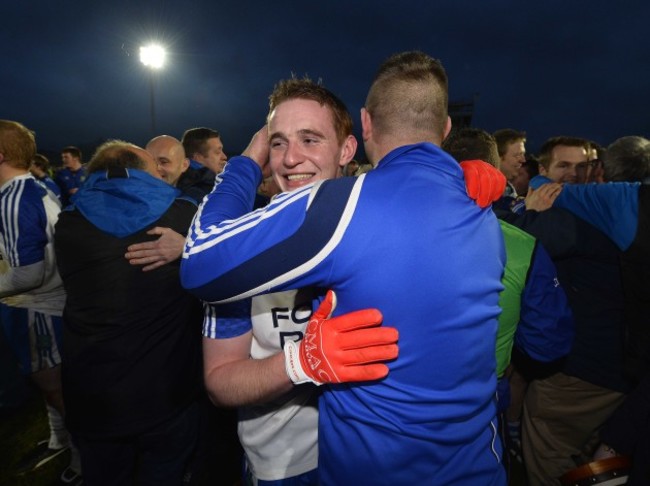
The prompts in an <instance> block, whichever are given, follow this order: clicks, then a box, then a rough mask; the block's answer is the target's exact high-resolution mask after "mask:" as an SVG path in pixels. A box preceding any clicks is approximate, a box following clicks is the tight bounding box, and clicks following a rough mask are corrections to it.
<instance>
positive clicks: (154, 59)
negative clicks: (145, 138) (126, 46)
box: [140, 44, 165, 135]
mask: <svg viewBox="0 0 650 486" xmlns="http://www.w3.org/2000/svg"><path fill="white" fill-rule="evenodd" d="M140 61H141V62H142V64H144V65H145V66H146V67H147V68H148V69H149V100H150V112H151V113H150V114H151V133H152V135H155V134H156V100H155V89H154V87H155V86H154V85H155V75H156V74H155V72H154V71H156V70H157V69H160V68H161V67H162V66H163V64H164V62H165V50H164V49H163V48H162V47H161V46H158V45H155V44H154V45H149V46H143V47H140Z"/></svg>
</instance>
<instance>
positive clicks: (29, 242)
mask: <svg viewBox="0 0 650 486" xmlns="http://www.w3.org/2000/svg"><path fill="white" fill-rule="evenodd" d="M31 182H32V181H30V180H29V179H18V180H16V181H14V182H13V183H12V184H10V185H9V186H8V188H7V189H6V190H5V191H3V192H2V195H1V198H0V200H1V202H0V218H1V224H0V238H1V240H0V244H1V246H2V258H3V259H5V260H6V261H7V263H8V264H9V266H10V267H14V268H15V267H21V266H26V265H32V264H34V263H38V262H41V261H43V260H44V259H45V247H46V246H47V243H48V238H47V217H46V214H45V207H44V206H43V200H42V196H43V195H42V192H44V191H40V190H37V189H38V188H37V187H36V186H35V185H33V184H30V183H31Z"/></svg>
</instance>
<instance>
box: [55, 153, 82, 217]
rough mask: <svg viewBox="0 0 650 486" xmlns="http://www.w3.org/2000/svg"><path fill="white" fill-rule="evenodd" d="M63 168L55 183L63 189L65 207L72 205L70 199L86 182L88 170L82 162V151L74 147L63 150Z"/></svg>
mask: <svg viewBox="0 0 650 486" xmlns="http://www.w3.org/2000/svg"><path fill="white" fill-rule="evenodd" d="M61 160H62V161H63V168H62V169H60V170H59V171H58V172H57V174H56V175H55V176H54V182H56V183H57V185H58V186H59V188H60V189H61V201H62V203H63V206H67V205H68V204H70V198H71V197H72V195H73V194H75V193H76V192H77V191H78V190H79V187H81V185H82V184H83V182H84V180H86V169H85V167H84V165H83V162H82V161H81V150H79V149H78V148H77V147H74V146H72V145H70V146H68V147H64V148H63V149H62V150H61Z"/></svg>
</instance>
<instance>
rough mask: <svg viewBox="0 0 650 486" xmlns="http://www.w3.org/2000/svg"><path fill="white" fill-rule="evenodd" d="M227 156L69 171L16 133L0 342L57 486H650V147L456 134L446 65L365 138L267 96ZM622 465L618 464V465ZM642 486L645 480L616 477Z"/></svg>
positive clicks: (106, 157)
mask: <svg viewBox="0 0 650 486" xmlns="http://www.w3.org/2000/svg"><path fill="white" fill-rule="evenodd" d="M269 100H270V103H269V112H268V116H267V119H266V123H265V124H264V126H263V127H262V128H261V129H260V130H259V131H258V132H257V133H255V134H254V135H253V136H252V139H251V142H250V144H249V145H248V147H247V148H246V149H245V150H244V152H243V153H242V154H241V155H238V156H235V157H231V158H230V159H228V158H227V156H226V154H225V153H224V145H223V142H222V140H221V136H220V134H219V132H218V131H216V130H213V129H210V128H205V127H199V128H190V129H188V130H186V131H185V132H184V133H183V134H182V136H181V137H180V139H178V138H175V137H173V136H170V135H166V134H161V135H158V136H155V137H154V138H152V139H151V140H150V141H149V142H148V143H147V144H146V145H145V147H144V148H142V147H138V146H136V145H134V144H132V143H129V142H126V141H120V140H111V141H109V142H106V143H104V144H103V145H101V146H100V147H99V148H98V149H97V151H96V152H95V154H94V155H93V156H92V158H91V160H90V161H89V162H88V163H83V160H82V154H81V152H80V150H79V149H78V148H76V147H74V146H68V147H65V148H64V149H62V151H61V159H62V163H63V167H62V168H60V169H58V170H56V171H52V168H51V167H48V161H47V159H46V158H44V157H43V156H42V155H39V154H38V153H37V150H36V140H35V138H34V135H33V133H32V132H30V130H29V129H28V127H25V126H23V125H22V124H21V123H19V122H16V121H9V120H0V217H1V219H0V257H1V259H0V266H1V268H0V284H1V285H0V322H1V323H2V327H3V330H4V332H5V336H6V338H7V340H8V342H9V344H10V345H11V347H12V350H13V351H14V354H15V356H16V360H17V361H18V363H19V365H20V368H21V370H22V371H23V373H24V374H25V375H27V376H29V377H30V378H31V379H32V380H33V381H34V383H35V384H36V386H37V387H38V389H39V390H40V391H41V392H42V393H43V396H44V399H45V402H46V405H47V410H48V418H49V422H50V430H51V433H50V438H49V439H48V440H47V441H44V442H43V443H42V444H40V447H39V448H38V449H37V450H36V451H35V454H34V458H33V460H32V461H31V462H29V464H28V466H27V467H28V468H36V467H38V466H39V465H40V464H42V463H43V461H44V460H47V458H48V457H54V456H55V455H57V454H59V453H60V452H61V451H63V450H66V449H68V448H70V450H71V451H72V454H71V463H70V464H69V466H67V467H66V468H65V470H64V471H63V472H62V474H61V482H62V483H64V484H82V483H85V484H88V485H91V486H93V485H115V484H152V485H153V484H155V485H164V484H169V485H179V484H229V485H230V484H237V483H240V484H244V485H259V486H290V485H319V484H322V485H346V484H373V485H374V484H391V485H393V484H411V483H415V482H419V483H423V484H465V485H479V484H480V485H505V484H508V483H509V482H511V481H512V474H511V473H512V469H513V464H514V463H515V462H516V463H518V464H519V467H520V468H521V469H522V470H524V471H525V475H526V479H525V481H526V483H527V484H529V485H530V486H538V485H541V486H546V485H556V484H557V485H559V484H564V483H563V482H562V481H563V480H562V478H563V477H566V475H567V474H570V473H572V472H573V471H575V470H576V469H577V468H579V467H580V466H581V465H584V464H589V463H593V462H595V461H601V462H602V461H608V460H610V459H612V458H623V459H625V460H626V461H627V462H626V463H625V464H626V466H625V467H626V468H627V469H625V471H624V472H622V471H621V470H617V471H616V473H617V474H625V475H629V483H628V484H646V483H647V480H648V478H649V477H650V466H648V464H649V463H650V461H648V459H649V458H650V439H648V438H649V437H650V434H649V433H648V430H647V429H648V425H647V424H648V418H649V416H650V398H649V397H650V388H649V387H650V378H648V373H647V371H648V368H649V367H650V333H649V332H648V331H646V329H647V328H648V326H647V325H646V323H647V319H648V318H647V316H648V315H650V314H649V312H650V272H649V271H650V260H649V257H648V253H649V252H650V223H649V222H648V213H649V212H650V195H649V194H650V190H649V189H648V187H649V186H648V183H649V182H650V141H649V140H647V139H645V138H642V137H637V136H634V137H623V138H621V139H619V140H617V141H615V142H614V143H613V144H611V145H610V146H609V147H607V148H606V149H605V148H603V147H601V146H600V145H598V144H597V143H595V142H593V141H590V140H586V139H582V138H578V137H569V136H557V137H553V138H551V139H549V140H548V141H546V142H545V143H544V144H543V145H542V147H541V149H540V151H539V153H538V154H536V155H535V156H531V155H530V154H528V153H527V152H526V133H525V132H524V131H521V130H514V129H510V128H508V129H502V130H498V131H496V132H494V133H493V134H490V133H488V132H486V131H484V130H481V129H478V128H460V129H453V128H452V126H451V122H450V119H449V116H448V113H447V104H448V85H447V77H446V73H445V70H444V68H443V66H442V65H441V63H440V62H439V61H437V60H435V59H433V58H431V57H430V56H428V55H427V54H425V53H422V52H418V51H412V52H404V53H400V54H396V55H394V56H391V57H390V58H388V59H387V60H385V61H384V62H383V63H382V65H381V66H380V67H379V69H378V72H377V74H376V76H375V77H374V79H373V80H372V83H371V86H370V89H369V92H368V95H367V98H366V101H365V104H364V107H363V108H362V110H361V128H362V130H361V133H362V139H363V145H364V152H365V155H366V157H367V162H366V161H360V160H359V159H355V156H356V155H357V149H358V143H359V142H358V141H357V139H356V137H355V136H354V135H353V130H352V127H353V121H352V116H351V115H350V113H349V112H348V110H347V108H346V106H345V105H344V103H343V102H342V101H341V100H340V99H339V98H338V97H337V96H336V95H335V94H334V93H332V92H331V91H329V90H328V89H326V88H325V87H324V86H323V85H322V84H321V83H317V82H314V81H312V80H310V79H308V78H303V79H298V78H295V77H294V78H291V79H286V80H282V81H279V82H278V83H277V84H276V85H275V87H274V89H273V91H272V93H271V95H270V97H269ZM616 464H620V463H618V462H617V463H616ZM628 465H629V467H628Z"/></svg>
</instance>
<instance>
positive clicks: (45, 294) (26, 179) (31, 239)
mask: <svg viewBox="0 0 650 486" xmlns="http://www.w3.org/2000/svg"><path fill="white" fill-rule="evenodd" d="M60 211H61V207H60V203H59V202H58V201H57V200H56V197H55V196H54V194H52V193H51V192H49V191H48V190H47V189H46V188H45V187H44V186H43V185H42V184H41V183H40V182H37V181H36V179H34V177H33V176H32V175H31V174H23V175H19V176H16V177H13V178H12V179H10V180H9V181H7V182H6V183H5V184H3V185H2V187H0V273H2V274H5V275H7V274H8V273H9V274H10V273H11V272H14V271H16V269H18V268H20V267H26V266H29V265H33V264H37V263H42V264H43V273H42V280H41V283H40V285H39V286H38V287H36V288H33V289H31V290H28V291H25V292H21V293H16V294H13V295H11V294H10V296H8V297H5V298H4V299H3V303H5V304H6V305H10V306H13V307H22V308H29V309H34V310H36V311H39V312H43V313H45V314H52V315H56V316H60V315H61V313H62V311H63V305H64V302H65V292H64V290H63V283H62V282H61V278H60V277H59V273H58V271H57V268H56V259H55V256H54V247H53V243H52V242H53V238H54V225H55V224H56V221H57V219H58V215H59V212H60ZM7 290H10V289H5V288H2V289H0V291H7Z"/></svg>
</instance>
